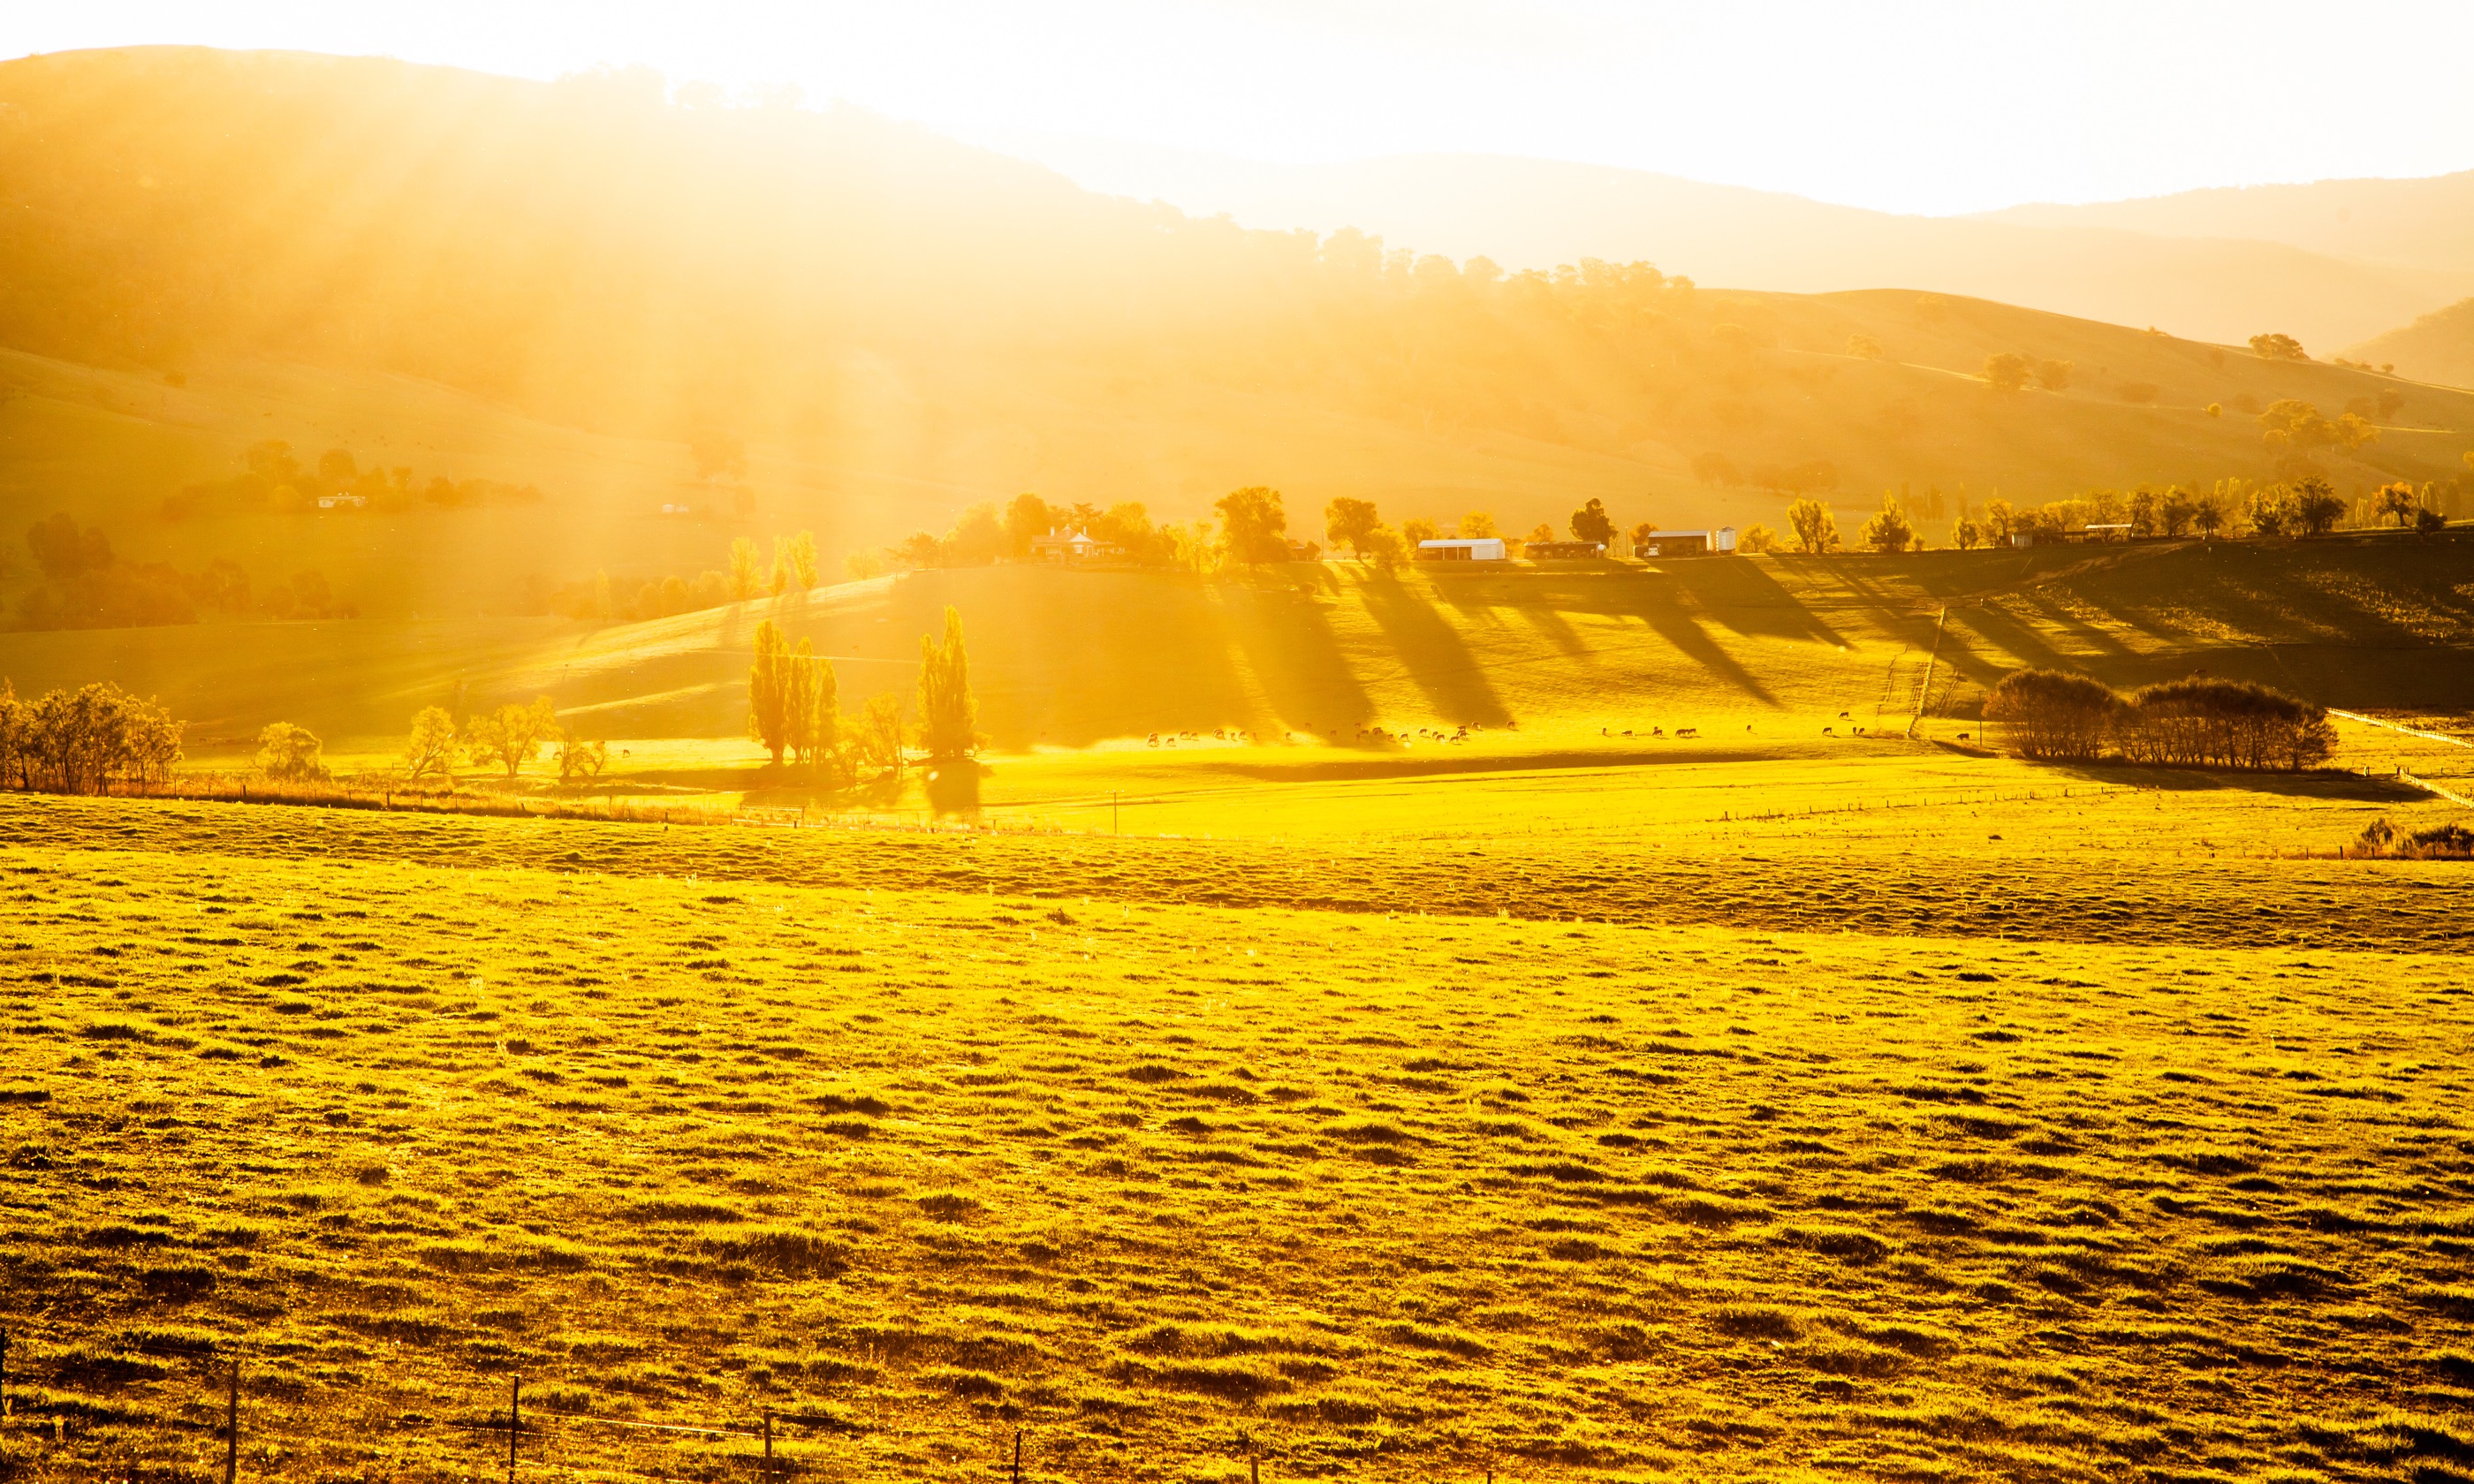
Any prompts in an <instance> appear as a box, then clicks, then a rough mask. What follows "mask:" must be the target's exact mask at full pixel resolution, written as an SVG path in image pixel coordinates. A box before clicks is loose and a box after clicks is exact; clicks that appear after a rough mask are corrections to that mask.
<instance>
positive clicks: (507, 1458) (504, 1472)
mask: <svg viewBox="0 0 2474 1484" xmlns="http://www.w3.org/2000/svg"><path fill="white" fill-rule="evenodd" d="M29 1349H30V1348H29V1347H28V1346H27V1344H26V1343H25V1341H24V1340H23V1339H22V1338H21V1337H17V1336H12V1334H11V1333H10V1332H9V1331H7V1330H0V1478H8V1477H11V1476H12V1475H14V1474H18V1473H23V1474H26V1475H29V1476H31V1477H35V1478H46V1477H60V1478H75V1479H79V1480H92V1481H97V1484H216V1481H220V1484H240V1481H241V1480H243V1479H250V1478H262V1477H269V1476H291V1475H292V1474H293V1473H295V1472H297V1470H295V1469H293V1468H291V1467H288V1466H289V1465H291V1464H294V1463H297V1462H298V1461H300V1460H301V1459H303V1456H304V1455H306V1454H309V1453H312V1452H315V1451H318V1450H319V1449H320V1447H321V1446H324V1447H325V1448H327V1449H331V1450H333V1451H336V1452H339V1453H347V1454H349V1453H358V1454H363V1455H367V1454H369V1453H372V1452H383V1453H385V1454H386V1455H388V1456H389V1458H390V1459H391V1460H392V1461H393V1462H394V1463H395V1464H397V1465H398V1466H399V1467H390V1468H388V1469H387V1470H386V1471H385V1472H386V1473H387V1474H388V1475H389V1476H401V1472H402V1471H401V1470H400V1465H401V1464H403V1463H407V1462H412V1460H410V1459H407V1458H406V1457H405V1455H406V1454H418V1455H422V1456H423V1457H424V1458H425V1459H426V1463H427V1467H426V1468H425V1469H424V1467H423V1465H422V1464H420V1463H418V1462H413V1463H412V1470H411V1472H413V1476H416V1477H418V1476H420V1474H421V1473H422V1472H434V1473H440V1474H443V1475H444V1476H449V1477H455V1478H461V1479H473V1480H482V1479H490V1478H494V1477H503V1478H505V1479H506V1480H508V1481H510V1484H513V1481H514V1480H516V1479H517V1478H519V1477H520V1476H521V1477H524V1478H605V1477H636V1478H649V1479H667V1480H680V1481H688V1480H696V1481H716V1484H717V1481H736V1480H744V1479H755V1480H760V1481H768V1484H769V1481H772V1480H778V1479H789V1478H795V1477H798V1476H801V1475H803V1474H806V1473H810V1472H816V1471H817V1470H818V1468H819V1466H820V1465H822V1464H824V1463H826V1462H840V1463H844V1464H847V1463H848V1462H849V1461H850V1460H848V1459H847V1458H844V1459H839V1460H827V1459H824V1458H822V1457H820V1456H819V1454H820V1451H821V1448H820V1445H822V1444H823V1443H824V1442H825V1441H826V1440H827V1439H828V1438H829V1436H830V1435H833V1434H838V1433H846V1432H849V1431H851V1430H853V1428H854V1424H851V1423H849V1422H847V1421H845V1420H843V1419H840V1418H837V1417H834V1416H832V1415H830V1414H824V1413H817V1412H801V1411H793V1410H788V1409H774V1408H765V1409H761V1410H759V1411H758V1412H757V1414H756V1415H755V1416H753V1417H749V1418H723V1419H716V1418H706V1417H693V1416H682V1417H667V1418H662V1419H647V1418H643V1417H613V1416H604V1415H600V1414H597V1413H592V1412H580V1411H573V1410H569V1409H565V1408H562V1407H559V1406H555V1405H547V1404H544V1403H542V1402H540V1401H538V1400H527V1397H526V1394H525V1391H524V1383H523V1379H522V1376H521V1375H508V1376H505V1377H504V1378H503V1382H502V1384H503V1385H504V1387H505V1390H504V1391H503V1392H502V1393H497V1394H496V1395H493V1390H492V1389H493V1388H495V1386H496V1385H497V1384H501V1382H499V1381H497V1380H495V1379H485V1378H484V1377H481V1376H475V1377H474V1378H473V1389H472V1391H471V1393H470V1394H469V1396H468V1404H467V1405H466V1406H464V1407H463V1408H461V1409H460V1410H458V1411H457V1412H455V1413H452V1414H449V1415H445V1416H431V1415H429V1414H427V1413H423V1412H411V1413H404V1412H394V1413H392V1415H386V1411H387V1409H383V1408H381V1409H380V1410H379V1411H378V1412H376V1413H373V1412H370V1411H369V1410H367V1409H363V1411H362V1413H361V1415H358V1416H353V1415H352V1410H351V1408H350V1407H349V1406H347V1405H345V1404H343V1403H344V1402H345V1401H346V1400H349V1399H347V1398H345V1397H342V1396H338V1395H334V1394H332V1393H331V1391H330V1394H329V1395H327V1396H325V1397H316V1396H311V1395H307V1394H305V1392H304V1389H303V1386H302V1385H301V1383H300V1382H299V1381H298V1380H297V1378H293V1377H287V1376H275V1375H272V1374H270V1373H269V1372H268V1371H266V1370H265V1369H263V1367H264V1365H265V1362H264V1361H263V1360H261V1361H259V1362H258V1363H257V1364H258V1367H259V1368H260V1369H258V1370H257V1371H256V1372H255V1376H254V1375H253V1366H252V1364H251V1363H250V1362H248V1361H244V1360H242V1359H240V1358H238V1357H237V1356H235V1355H232V1354H230V1352H228V1351H220V1352H219V1351H218V1350H217V1349H216V1348H214V1347H211V1346H204V1345H196V1344H184V1343H182V1342H177V1341H172V1342H165V1341H161V1340H156V1341H152V1342H150V1343H148V1344H146V1345H145V1346H143V1347H142V1349H143V1350H144V1351H145V1352H148V1353H152V1354H156V1355H167V1356H172V1357H175V1358H183V1359H186V1360H189V1361H191V1362H193V1366H194V1369H193V1370H192V1371H191V1372H190V1373H189V1374H188V1375H187V1376H172V1377H166V1378H167V1379H171V1380H174V1381H176V1382H184V1383H185V1384H186V1385H187V1386H188V1387H192V1388H200V1389H203V1390H204V1391H205V1392H206V1394H208V1395H209V1396H210V1397H211V1400H212V1405H211V1406H208V1407H201V1406H200V1405H199V1404H198V1402H197V1401H196V1400H195V1397H196V1392H195V1391H193V1392H192V1394H191V1397H192V1400H189V1401H187V1402H186V1403H182V1402H178V1401H175V1402H172V1403H170V1404H168V1405H164V1406H160V1407H158V1408H157V1409H156V1410H154V1411H153V1412H151V1413H149V1412H146V1411H144V1410H142V1409H140V1408H137V1407H133V1406H130V1405H128V1404H125V1403H113V1404H105V1403H102V1402H100V1401H99V1400H98V1399H97V1398H95V1397H94V1396H93V1395H91V1394H90V1390H89V1384H88V1383H90V1381H91V1378H92V1377H91V1376H90V1375H89V1374H87V1373H88V1371H90V1369H91V1361H92V1354H91V1352H87V1351H85V1350H77V1351H72V1352H69V1353H68V1354H67V1355H66V1356H65V1357H61V1356H54V1357H50V1358H51V1359H52V1360H53V1363H51V1364H46V1363H45V1359H46V1357H44V1356H42V1355H41V1354H39V1353H30V1352H29ZM254 1381H256V1382H257V1383H256V1384H254ZM535 1395H536V1396H538V1395H539V1394H538V1393H536V1394H535ZM552 1395H553V1396H554V1395H556V1393H555V1392H553V1393H552ZM321 1402H323V1403H324V1404H323V1405H321V1404H319V1403H321ZM304 1403H308V1404H305V1405H304ZM209 1414H210V1415H209ZM338 1421H350V1422H351V1423H352V1430H351V1431H350V1432H349V1433H339V1432H337V1431H335V1430H333V1424H335V1423H336V1422H338ZM1007 1441H1008V1442H1009V1445H1010V1447H1009V1451H1008V1452H1007V1453H1006V1454H1005V1455H1004V1456H997V1457H992V1458H991V1459H990V1460H989V1462H990V1465H991V1472H994V1473H996V1474H999V1475H1006V1474H1009V1475H1010V1476H1011V1478H1012V1479H1013V1481H1014V1484H1019V1481H1020V1479H1021V1477H1022V1468H1023V1459H1024V1448H1025V1447H1026V1437H1025V1434H1024V1432H1023V1430H1022V1429H1020V1428H1015V1429H1014V1431H1013V1434H1012V1436H1011V1438H1010V1439H1009V1440H1007ZM201 1445H207V1446H201ZM407 1445H421V1446H416V1447H409V1448H408V1447H407ZM313 1472H316V1473H318V1474H319V1475H320V1476H322V1477H323V1476H330V1475H332V1474H334V1473H335V1472H336V1471H335V1470H333V1469H330V1468H329V1469H317V1470H313Z"/></svg>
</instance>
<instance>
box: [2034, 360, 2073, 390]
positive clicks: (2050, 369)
mask: <svg viewBox="0 0 2474 1484" xmlns="http://www.w3.org/2000/svg"><path fill="white" fill-rule="evenodd" d="M2076 364H2077V363H2075V362H2072V361H2038V362H2037V363H2036V385H2038V386H2040V387H2043V388H2044V389H2045V390H2046V391H2048V392H2067V391H2069V390H2070V389H2071V372H2072V371H2074V370H2075V369H2076Z"/></svg>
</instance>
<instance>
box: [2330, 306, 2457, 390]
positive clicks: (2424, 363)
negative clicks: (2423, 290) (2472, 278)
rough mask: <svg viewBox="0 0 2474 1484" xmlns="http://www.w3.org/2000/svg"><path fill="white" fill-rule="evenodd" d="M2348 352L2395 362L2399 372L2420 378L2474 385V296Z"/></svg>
mask: <svg viewBox="0 0 2474 1484" xmlns="http://www.w3.org/2000/svg"><path fill="white" fill-rule="evenodd" d="M2346 353H2347V355H2349V356H2350V357H2351V358H2353V359H2355V360H2358V361H2363V362H2365V363H2367V364H2369V365H2372V366H2386V365H2391V364H2392V365H2394V366H2395V367H2396V369H2397V373H2398V374H2399V375H2403V376H2412V377H2413V378H2414V379H2415V380H2417V381H2436V382H2438V383H2439V384H2441V385H2443V386H2452V387H2474V299H2460V300H2459V301H2457V302H2456V303H2454V304H2451V305H2449V306H2448V307H2447V308H2445V309H2440V310H2435V311H2434V312H2432V313H2430V314H2427V315H2424V316H2423V317H2422V318H2420V319H2418V320H2416V321H2414V322H2413V323H2412V324H2409V325H2407V326H2405V327H2404V328H2402V329H2393V330H2390V331H2389V332H2388V333H2387V334H2385V335H2377V336H2374V337H2372V338H2371V339H2369V340H2366V341H2364V342H2363V343H2362V344H2361V345H2359V346H2356V347H2353V349H2351V350H2350V351H2348V352H2346Z"/></svg>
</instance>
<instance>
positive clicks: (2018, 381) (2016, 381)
mask: <svg viewBox="0 0 2474 1484" xmlns="http://www.w3.org/2000/svg"><path fill="white" fill-rule="evenodd" d="M2031 370H2033V367H2032V366H2031V365H2030V363H2029V362H2028V360H2027V358H2026V357H2025V356H2024V355H2021V354H2020V353H2019V352H2017V351H2015V350H2002V351H1998V352H1996V353H1995V354H1992V355H1988V356H1986V357H1985V358H1984V380H1985V384H1986V385H1988V386H1990V387H1991V388H1993V390H1994V391H1996V392H2017V391H2019V390H2021V389H2023V388H2025V386H2026V385H2027V374H2028V372H2029V371H2031Z"/></svg>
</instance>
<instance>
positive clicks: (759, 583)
mask: <svg viewBox="0 0 2474 1484" xmlns="http://www.w3.org/2000/svg"><path fill="white" fill-rule="evenodd" d="M763 592H764V570H763V568H761V567H759V566H758V565H757V562H756V543H755V542H754V541H752V540H749V539H747V538H746V537H743V536H741V537H737V538H734V539H732V540H731V543H730V601H731V602H733V603H744V602H746V601H747V600H748V599H750V598H753V597H757V596H759V595H761V594H762V593H763Z"/></svg>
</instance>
